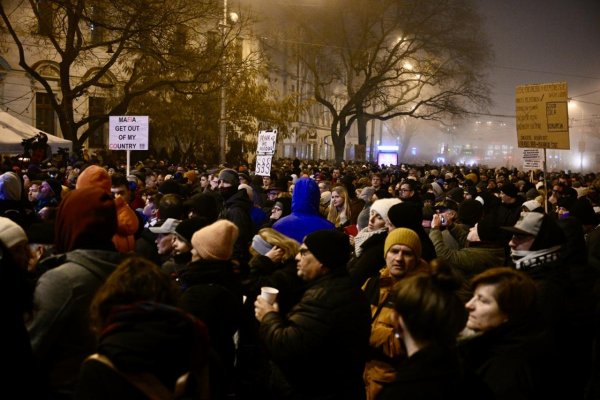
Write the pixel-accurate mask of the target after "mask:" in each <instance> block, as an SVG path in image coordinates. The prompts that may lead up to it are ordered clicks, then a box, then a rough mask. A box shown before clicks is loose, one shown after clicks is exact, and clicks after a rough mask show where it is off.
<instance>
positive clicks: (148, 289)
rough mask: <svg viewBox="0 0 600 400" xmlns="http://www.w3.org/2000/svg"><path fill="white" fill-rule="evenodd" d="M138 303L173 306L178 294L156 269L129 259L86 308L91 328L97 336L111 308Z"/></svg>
mask: <svg viewBox="0 0 600 400" xmlns="http://www.w3.org/2000/svg"><path fill="white" fill-rule="evenodd" d="M140 301H153V302H157V303H162V304H167V305H171V306H177V305H178V302H179V292H178V289H177V287H176V286H175V283H174V281H173V280H172V279H171V278H170V277H169V276H168V275H167V274H165V273H164V272H162V271H161V270H160V267H158V266H157V265H156V264H154V263H153V262H151V261H148V260H147V259H145V258H142V257H137V256H133V257H129V258H127V259H125V260H124V261H123V262H121V264H119V265H118V266H117V268H116V269H115V271H114V272H113V273H112V274H110V276H109V277H108V279H107V280H106V282H104V284H103V285H102V286H101V287H100V288H99V289H98V291H97V292H96V295H95V296H94V300H93V301H92V304H91V306H90V321H91V324H92V327H93V328H94V329H95V330H96V332H98V333H99V332H100V331H101V330H102V327H103V326H104V325H105V324H106V321H107V320H108V318H109V316H110V314H111V312H112V310H113V308H114V307H117V306H123V305H128V304H134V303H137V302H140Z"/></svg>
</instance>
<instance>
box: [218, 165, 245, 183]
mask: <svg viewBox="0 0 600 400" xmlns="http://www.w3.org/2000/svg"><path fill="white" fill-rule="evenodd" d="M219 180H220V181H223V182H227V183H229V184H231V186H235V187H236V188H237V187H238V185H239V184H240V177H239V175H238V173H237V172H236V171H235V169H231V168H225V169H223V170H221V172H219Z"/></svg>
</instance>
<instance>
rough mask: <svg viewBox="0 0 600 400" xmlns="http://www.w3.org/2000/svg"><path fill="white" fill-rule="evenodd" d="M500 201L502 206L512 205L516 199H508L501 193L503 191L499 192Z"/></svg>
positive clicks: (508, 197)
mask: <svg viewBox="0 0 600 400" xmlns="http://www.w3.org/2000/svg"><path fill="white" fill-rule="evenodd" d="M500 201H501V202H502V203H504V204H512V203H514V202H515V201H517V199H515V198H512V197H510V196H508V195H506V194H504V192H503V191H500Z"/></svg>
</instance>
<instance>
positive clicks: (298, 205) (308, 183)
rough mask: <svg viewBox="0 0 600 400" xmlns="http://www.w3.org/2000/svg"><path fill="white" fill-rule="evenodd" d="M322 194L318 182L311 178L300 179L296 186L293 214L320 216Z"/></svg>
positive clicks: (293, 196)
mask: <svg viewBox="0 0 600 400" xmlns="http://www.w3.org/2000/svg"><path fill="white" fill-rule="evenodd" d="M320 200H321V194H320V192H319V186H318V185H317V182H315V181H313V180H312V179H310V178H306V177H304V178H300V179H298V180H297V181H296V184H295V185H294V194H293V195H292V212H293V213H297V214H313V215H317V214H319V202H320Z"/></svg>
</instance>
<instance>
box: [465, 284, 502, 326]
mask: <svg viewBox="0 0 600 400" xmlns="http://www.w3.org/2000/svg"><path fill="white" fill-rule="evenodd" d="M495 294H496V285H494V284H480V285H478V286H477V287H476V288H475V293H474V295H473V298H471V300H469V302H468V303H467V304H466V306H465V307H466V308H467V311H469V319H468V320H467V328H469V329H472V330H474V331H478V332H479V331H482V332H485V331H488V330H490V329H492V328H495V327H497V326H500V325H502V324H503V323H504V322H506V321H507V320H508V316H507V315H506V314H505V313H504V312H503V311H502V310H500V307H499V306H498V302H497V301H496V297H495Z"/></svg>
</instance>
